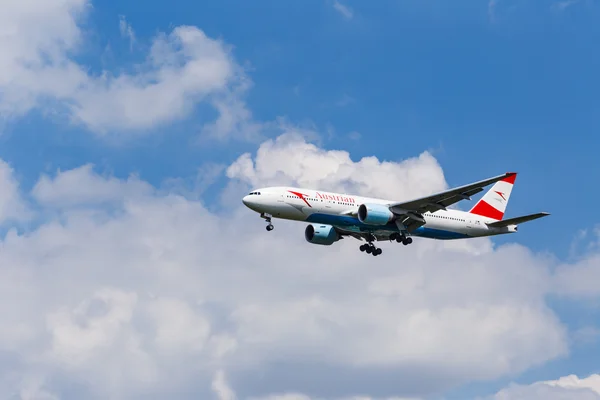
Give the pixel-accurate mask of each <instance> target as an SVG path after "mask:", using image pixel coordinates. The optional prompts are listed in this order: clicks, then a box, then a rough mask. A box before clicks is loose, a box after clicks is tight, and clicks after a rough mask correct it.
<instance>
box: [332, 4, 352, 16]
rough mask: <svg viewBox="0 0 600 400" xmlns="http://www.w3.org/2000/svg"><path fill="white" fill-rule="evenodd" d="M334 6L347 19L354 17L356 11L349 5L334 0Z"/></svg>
mask: <svg viewBox="0 0 600 400" xmlns="http://www.w3.org/2000/svg"><path fill="white" fill-rule="evenodd" d="M333 8H334V9H335V10H336V11H337V12H338V13H340V15H342V16H343V17H344V18H346V19H352V17H353V16H354V12H353V11H352V9H351V8H350V7H348V6H345V5H344V4H342V3H341V2H339V1H338V0H334V1H333Z"/></svg>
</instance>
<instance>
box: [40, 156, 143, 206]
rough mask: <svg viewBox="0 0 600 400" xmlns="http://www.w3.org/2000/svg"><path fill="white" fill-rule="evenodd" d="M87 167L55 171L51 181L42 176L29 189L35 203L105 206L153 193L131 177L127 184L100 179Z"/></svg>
mask: <svg viewBox="0 0 600 400" xmlns="http://www.w3.org/2000/svg"><path fill="white" fill-rule="evenodd" d="M93 167H94V166H93V165H92V164H86V165H83V166H81V167H78V168H74V169H71V170H68V171H64V172H62V171H58V172H57V174H56V176H55V177H54V178H53V179H52V178H50V177H49V176H47V175H42V176H41V177H40V179H39V180H38V182H37V183H36V185H35V186H34V187H33V189H32V195H33V197H34V198H35V199H36V200H37V201H38V203H40V204H43V205H45V206H52V207H59V208H60V207H73V206H77V205H90V204H107V203H114V202H120V201H123V200H124V199H127V198H131V197H139V196H144V195H148V194H150V193H152V191H153V190H154V188H153V187H152V186H151V185H149V184H147V183H146V182H143V181H141V180H139V179H138V178H137V177H136V176H131V177H130V178H129V179H128V180H127V181H122V180H119V179H117V178H115V177H112V176H107V177H102V176H100V175H98V174H96V173H94V171H93Z"/></svg>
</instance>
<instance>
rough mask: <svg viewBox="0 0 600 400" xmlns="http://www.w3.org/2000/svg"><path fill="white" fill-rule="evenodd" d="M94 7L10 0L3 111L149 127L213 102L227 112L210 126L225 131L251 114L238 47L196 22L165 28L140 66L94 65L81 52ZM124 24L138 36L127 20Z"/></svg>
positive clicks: (0, 73)
mask: <svg viewBox="0 0 600 400" xmlns="http://www.w3.org/2000/svg"><path fill="white" fill-rule="evenodd" d="M90 6H91V3H90V2H89V1H87V0H43V1H40V0H26V1H22V2H17V3H15V2H9V3H7V4H4V7H3V12H2V14H1V15H0V25H1V26H3V28H2V29H3V34H2V35H0V46H1V47H2V49H3V51H2V55H0V115H2V116H4V117H5V118H11V117H17V116H21V115H23V114H25V113H27V112H28V111H30V110H31V109H33V108H36V107H40V108H41V109H42V110H44V111H48V112H53V113H54V112H58V113H66V115H67V116H68V118H70V119H71V120H72V121H74V122H75V123H80V124H83V125H84V126H86V127H87V128H89V129H91V130H92V131H94V132H97V133H99V134H106V133H111V132H115V131H117V132H122V131H135V132H143V131H145V130H147V129H150V128H153V127H156V126H159V125H162V124H164V123H168V122H171V121H174V120H178V119H181V118H184V117H186V116H188V115H189V114H190V112H191V111H192V110H193V109H194V108H195V107H196V106H197V105H198V104H199V103H201V102H205V103H206V104H210V105H212V106H214V108H215V109H216V111H217V112H218V113H219V114H220V115H221V116H220V117H219V119H218V121H221V122H218V123H216V125H215V127H214V128H212V129H211V130H210V132H211V134H213V135H216V136H219V137H224V136H227V135H229V134H230V133H232V132H231V129H233V128H235V127H239V125H240V124H243V123H244V119H245V118H248V117H249V113H248V111H247V110H246V108H245V105H244V103H243V100H242V99H241V95H243V92H244V88H246V87H247V86H248V83H247V82H246V81H247V79H246V78H245V76H244V72H243V70H242V68H241V67H240V66H239V65H237V63H236V62H235V60H234V59H233V56H232V55H231V51H230V48H229V47H228V46H227V45H226V44H225V43H223V42H222V41H219V40H215V39H211V38H209V37H208V36H206V34H205V33H204V32H203V31H201V30H200V29H198V28H196V27H193V26H178V27H175V28H174V29H173V30H172V31H171V32H170V33H168V34H166V33H160V34H158V35H157V36H156V37H155V38H154V39H153V40H152V43H151V46H150V51H149V53H148V54H147V56H146V59H145V61H144V62H143V63H141V64H140V65H136V66H135V68H133V72H119V73H118V74H114V73H112V72H111V71H102V72H101V73H99V74H91V73H90V72H88V68H87V67H86V66H84V65H81V64H79V63H78V62H77V61H75V59H74V58H73V55H74V54H77V52H78V51H80V50H81V49H82V48H83V46H84V45H85V38H84V34H83V33H82V29H81V24H82V23H83V21H84V20H85V17H86V14H87V13H88V12H89V11H90V9H91V7H90ZM120 29H121V32H122V33H123V34H124V35H126V36H128V37H129V39H130V40H134V33H133V28H132V27H131V26H130V25H129V24H128V23H127V22H126V21H125V20H124V19H121V21H120ZM223 121H226V122H223ZM206 122H207V123H208V122H209V121H206Z"/></svg>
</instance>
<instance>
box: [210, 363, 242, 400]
mask: <svg viewBox="0 0 600 400" xmlns="http://www.w3.org/2000/svg"><path fill="white" fill-rule="evenodd" d="M212 389H213V391H214V392H215V394H216V395H217V398H218V399H219V400H235V399H236V395H235V392H234V391H233V390H232V389H231V388H230V387H229V383H227V379H226V378H225V372H224V371H223V370H219V371H217V373H216V374H215V377H214V379H213V382H212Z"/></svg>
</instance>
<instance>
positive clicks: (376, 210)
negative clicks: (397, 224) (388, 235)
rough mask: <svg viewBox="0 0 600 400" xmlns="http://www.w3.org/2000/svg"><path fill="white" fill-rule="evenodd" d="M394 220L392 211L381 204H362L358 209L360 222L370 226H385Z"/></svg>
mask: <svg viewBox="0 0 600 400" xmlns="http://www.w3.org/2000/svg"><path fill="white" fill-rule="evenodd" d="M393 218H394V214H393V213H392V212H391V211H390V209H389V208H388V207H387V206H385V205H381V204H361V205H360V206H359V207H358V220H359V221H360V222H362V223H363V224H368V225H385V224H387V223H388V222H390V221H391V220H392V219H393Z"/></svg>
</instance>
